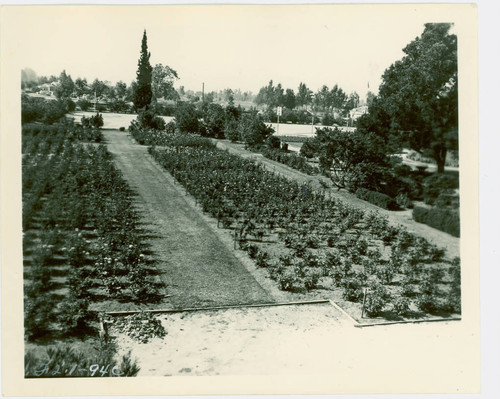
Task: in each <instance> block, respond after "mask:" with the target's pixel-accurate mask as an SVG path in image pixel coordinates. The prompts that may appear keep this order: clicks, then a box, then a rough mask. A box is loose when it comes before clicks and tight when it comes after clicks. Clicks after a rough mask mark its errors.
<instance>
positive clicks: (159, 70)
mask: <svg viewBox="0 0 500 399" xmlns="http://www.w3.org/2000/svg"><path fill="white" fill-rule="evenodd" d="M175 79H179V76H178V75H177V72H176V71H175V70H174V69H172V68H170V67H169V66H168V65H165V66H163V65H162V64H157V65H155V67H154V68H153V73H152V81H151V90H152V91H153V99H154V100H158V99H159V98H165V99H166V100H177V99H178V98H179V95H178V94H177V92H176V91H175V89H174V81H175Z"/></svg>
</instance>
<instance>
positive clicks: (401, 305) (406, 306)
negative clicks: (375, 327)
mask: <svg viewBox="0 0 500 399" xmlns="http://www.w3.org/2000/svg"><path fill="white" fill-rule="evenodd" d="M410 303H411V302H410V299H409V298H408V297H406V296H398V297H397V298H396V299H395V300H394V302H393V304H392V306H393V308H392V309H393V311H394V312H395V313H396V314H397V315H398V316H403V317H405V316H408V315H409V314H410Z"/></svg>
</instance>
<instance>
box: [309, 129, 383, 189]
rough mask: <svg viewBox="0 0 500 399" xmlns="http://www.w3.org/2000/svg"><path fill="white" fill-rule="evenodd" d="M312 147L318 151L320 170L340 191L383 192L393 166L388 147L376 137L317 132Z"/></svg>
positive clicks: (348, 133)
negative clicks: (385, 181) (390, 168)
mask: <svg viewBox="0 0 500 399" xmlns="http://www.w3.org/2000/svg"><path fill="white" fill-rule="evenodd" d="M310 144H312V145H309V147H310V148H311V149H315V148H317V150H316V151H317V152H318V154H319V162H320V166H321V168H322V169H323V170H324V171H325V172H326V173H327V175H329V177H330V179H331V180H332V183H333V184H334V185H335V186H336V187H337V188H339V189H340V188H347V189H348V190H349V191H352V192H354V191H356V190H357V189H358V188H360V187H362V188H366V189H369V190H373V191H379V190H381V189H382V187H381V185H382V184H383V182H384V180H385V178H386V175H387V173H388V171H389V166H390V164H389V159H388V157H387V155H386V154H387V149H386V146H385V143H384V142H383V140H381V139H380V138H379V137H377V136H376V135H374V134H361V133H358V132H343V131H340V130H338V129H330V128H324V129H316V137H315V139H314V140H312V143H310Z"/></svg>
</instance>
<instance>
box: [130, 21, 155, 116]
mask: <svg viewBox="0 0 500 399" xmlns="http://www.w3.org/2000/svg"><path fill="white" fill-rule="evenodd" d="M150 57H151V53H149V52H148V37H147V35H146V30H144V34H143V36H142V44H141V55H140V57H139V62H138V69H137V88H136V90H135V92H134V107H135V109H136V110H139V109H142V108H148V107H149V105H150V104H151V99H152V98H153V91H152V87H151V84H152V75H153V68H152V67H151V64H150V63H149V58H150Z"/></svg>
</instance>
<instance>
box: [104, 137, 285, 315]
mask: <svg viewBox="0 0 500 399" xmlns="http://www.w3.org/2000/svg"><path fill="white" fill-rule="evenodd" d="M103 134H104V137H105V140H106V142H107V145H108V149H109V151H110V153H111V154H113V156H114V158H115V162H116V164H117V166H118V168H119V169H120V170H121V171H122V173H123V175H124V178H125V179H126V181H127V182H128V183H129V184H130V186H131V187H132V189H133V190H134V191H135V192H136V193H137V201H136V206H137V207H138V209H139V211H140V213H141V214H142V217H143V221H144V223H145V225H146V226H145V227H146V229H147V230H148V231H149V232H150V235H151V238H150V242H149V243H150V244H151V250H152V251H153V253H154V254H155V258H156V259H157V261H158V266H157V267H158V269H159V271H160V273H161V278H162V280H163V281H164V283H165V284H166V292H167V294H168V295H170V297H169V298H168V299H169V302H170V306H168V307H171V308H175V309H185V308H190V307H209V306H223V305H238V304H251V303H272V302H274V301H275V299H274V298H273V297H272V296H271V295H270V294H268V292H267V291H266V290H264V289H263V288H262V286H261V285H260V284H259V283H258V282H257V281H256V279H255V278H254V277H253V276H252V274H251V273H250V272H249V271H248V270H247V269H246V268H245V266H244V264H243V263H242V262H241V261H240V260H239V259H238V258H237V257H236V256H235V254H234V253H233V251H231V250H230V249H229V248H228V243H224V242H223V241H221V240H220V239H219V237H218V236H217V235H216V234H214V232H213V229H212V227H211V226H209V224H208V223H207V222H206V220H205V219H206V218H204V215H202V214H201V212H200V211H199V209H197V208H194V207H193V206H192V204H190V203H189V202H188V201H187V200H186V196H185V195H184V194H183V192H182V190H181V188H180V186H178V185H175V183H174V181H173V179H172V177H171V176H170V175H169V174H168V173H167V172H166V171H164V170H163V169H162V168H161V167H160V166H159V165H158V164H157V163H156V162H155V161H154V160H153V159H152V158H151V156H150V155H149V154H148V152H147V147H144V146H140V145H137V144H136V143H135V142H134V141H133V140H132V139H131V138H130V137H129V136H128V135H127V134H126V133H123V132H119V131H118V130H104V131H103Z"/></svg>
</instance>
